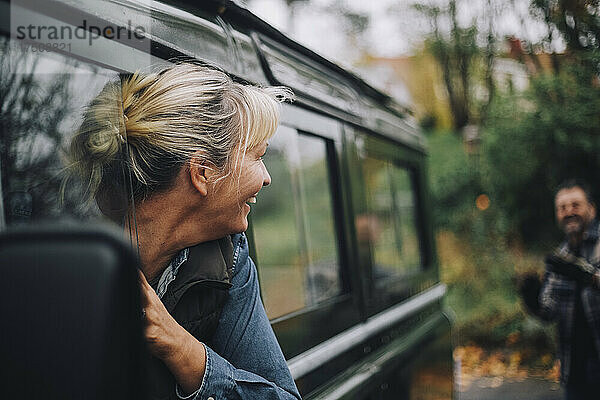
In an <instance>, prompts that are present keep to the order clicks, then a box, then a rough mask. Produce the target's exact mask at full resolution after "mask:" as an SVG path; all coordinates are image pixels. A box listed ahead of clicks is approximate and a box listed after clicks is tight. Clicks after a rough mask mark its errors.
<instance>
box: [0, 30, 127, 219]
mask: <svg viewBox="0 0 600 400" xmlns="http://www.w3.org/2000/svg"><path fill="white" fill-rule="evenodd" d="M42 50H43V49H38V48H34V47H23V46H21V44H20V43H18V42H15V41H12V40H9V39H8V38H5V37H0V58H1V61H0V94H1V97H0V113H1V115H0V121H2V122H1V124H0V176H1V185H0V190H1V192H0V193H1V195H0V198H1V200H2V204H3V209H4V214H3V215H2V218H4V224H6V225H9V226H10V225H16V224H23V223H29V222H35V221H39V220H47V219H51V218H57V217H70V218H75V219H88V218H100V212H99V210H98V207H97V206H96V204H95V202H94V201H93V200H92V201H86V200H88V199H87V197H89V196H87V197H86V192H87V187H88V186H87V183H88V182H82V181H81V180H80V179H78V178H77V176H75V175H74V176H73V177H72V178H71V179H69V180H65V177H66V176H67V167H68V165H69V164H70V163H69V157H68V149H69V147H70V145H71V141H72V139H73V137H74V136H75V132H76V131H77V129H78V128H79V126H80V125H81V121H82V119H83V113H84V109H85V106H86V105H87V104H88V103H89V102H90V101H91V100H92V99H93V98H95V97H96V96H97V95H98V93H100V91H101V90H102V88H103V87H104V86H105V85H106V83H107V82H109V81H115V80H116V79H117V77H118V76H117V74H116V73H115V72H114V71H110V70H107V69H103V68H100V67H98V66H95V65H91V64H86V63H84V62H81V61H78V60H75V59H70V58H67V57H65V56H63V55H60V54H57V53H52V52H49V51H47V50H46V51H42ZM116 110H117V106H116V104H115V112H114V113H109V114H107V115H111V116H112V115H118V113H117V112H116ZM105 122H106V123H111V124H113V125H114V126H119V121H116V120H115V121H110V118H106V119H105ZM119 152H120V150H117V154H115V157H119V156H120V155H119V154H118V153H119Z"/></svg>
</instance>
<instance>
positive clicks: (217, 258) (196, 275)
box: [146, 236, 233, 400]
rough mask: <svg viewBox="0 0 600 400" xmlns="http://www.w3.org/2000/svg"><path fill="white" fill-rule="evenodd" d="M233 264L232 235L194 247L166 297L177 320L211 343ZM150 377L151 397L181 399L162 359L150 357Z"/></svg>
mask: <svg viewBox="0 0 600 400" xmlns="http://www.w3.org/2000/svg"><path fill="white" fill-rule="evenodd" d="M232 266H233V245H232V242H231V237H230V236H227V237H226V238H223V239H219V240H215V241H212V242H206V243H201V244H199V245H196V246H194V247H191V248H190V249H189V254H188V259H187V261H186V262H184V263H183V264H181V266H180V267H179V270H178V272H177V276H176V278H175V280H174V281H173V282H171V283H170V284H169V286H168V288H167V291H166V293H165V294H164V296H163V297H162V302H163V304H164V305H165V308H166V309H167V311H168V312H169V313H170V314H171V315H172V316H173V317H174V318H175V320H176V321H177V322H178V323H179V324H180V325H181V326H183V328H185V330H186V331H188V332H189V333H191V334H192V335H194V337H195V338H196V339H198V340H199V341H201V342H203V343H206V344H207V345H209V346H210V344H211V341H212V338H213V336H214V333H215V330H216V328H217V324H218V322H219V318H220V316H221V311H222V309H223V305H224V304H225V300H227V294H228V289H229V288H230V287H231V283H230V276H231V271H232ZM146 377H147V386H146V389H147V393H148V398H149V399H152V400H167V399H168V400H171V399H177V395H176V393H175V384H176V381H175V378H174V377H173V375H172V374H171V372H170V371H169V369H168V368H167V367H166V366H165V364H163V362H162V361H160V360H159V359H157V358H154V357H152V356H149V357H148V360H147V363H146Z"/></svg>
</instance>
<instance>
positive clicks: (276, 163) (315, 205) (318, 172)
mask: <svg viewBox="0 0 600 400" xmlns="http://www.w3.org/2000/svg"><path fill="white" fill-rule="evenodd" d="M265 163H266V166H267V168H268V170H269V173H270V174H271V178H272V184H271V186H270V187H266V188H264V189H263V190H261V192H260V194H259V198H258V202H257V204H256V206H254V208H253V211H252V226H253V230H254V238H255V242H256V251H257V259H258V266H259V273H260V277H261V286H262V290H263V297H264V302H265V307H266V309H267V314H268V315H269V318H275V317H278V316H281V315H284V314H287V313H290V312H292V311H296V310H299V309H302V308H304V307H307V306H310V305H314V304H317V303H319V302H320V301H323V300H325V299H328V298H331V297H334V296H336V295H338V294H339V293H340V290H341V284H340V275H339V262H338V254H337V240H336V236H335V225H334V215H333V206H332V194H331V186H330V183H329V170H328V163H327V143H326V141H325V140H323V139H320V138H316V137H312V136H306V135H302V134H299V133H297V132H296V131H295V130H294V129H290V128H287V127H284V126H282V127H280V128H279V130H278V132H277V133H276V134H275V136H274V137H273V138H272V139H271V140H270V141H269V149H268V152H267V155H266V157H265Z"/></svg>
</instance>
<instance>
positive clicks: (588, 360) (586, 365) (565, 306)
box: [521, 180, 600, 400]
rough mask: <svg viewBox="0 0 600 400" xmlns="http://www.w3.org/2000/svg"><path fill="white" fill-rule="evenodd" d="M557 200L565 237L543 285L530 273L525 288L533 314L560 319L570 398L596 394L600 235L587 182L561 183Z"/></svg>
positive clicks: (599, 373)
mask: <svg viewBox="0 0 600 400" xmlns="http://www.w3.org/2000/svg"><path fill="white" fill-rule="evenodd" d="M554 205H555V211H556V222H557V223H558V226H559V227H560V228H561V230H562V231H563V232H564V234H565V240H564V242H562V243H561V244H560V245H559V246H558V248H556V249H555V250H554V252H553V253H551V254H550V255H548V256H547V257H546V273H545V275H544V279H543V281H542V283H541V288H540V286H539V282H537V288H536V284H535V282H533V281H532V279H531V277H530V278H529V281H527V280H526V281H525V285H523V286H522V287H521V291H522V294H523V296H524V300H525V303H526V305H527V306H528V308H529V309H530V310H531V311H532V312H533V313H534V314H536V315H537V316H539V317H540V318H542V319H544V320H547V321H557V322H558V331H559V349H558V351H559V353H558V356H559V358H560V361H561V382H562V383H563V385H565V394H566V399H568V400H574V399H577V400H579V399H598V398H599V397H598V396H599V395H600V387H599V386H598V382H600V361H599V359H600V269H599V265H600V240H599V239H598V237H599V224H598V221H597V220H596V207H595V205H594V202H593V201H592V198H591V196H590V190H589V187H588V186H587V185H586V184H585V183H583V182H580V181H577V180H568V181H566V182H564V183H563V184H561V185H560V186H559V187H558V189H557V191H556V195H555V197H554ZM538 294H539V295H538Z"/></svg>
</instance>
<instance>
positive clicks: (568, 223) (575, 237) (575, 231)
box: [561, 215, 586, 245]
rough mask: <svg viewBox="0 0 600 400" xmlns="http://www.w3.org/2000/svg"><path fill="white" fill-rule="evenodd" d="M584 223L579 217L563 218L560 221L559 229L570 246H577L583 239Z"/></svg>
mask: <svg viewBox="0 0 600 400" xmlns="http://www.w3.org/2000/svg"><path fill="white" fill-rule="evenodd" d="M585 225H586V224H585V221H584V220H583V218H582V217H581V216H579V215H571V216H568V217H565V218H564V219H563V220H562V221H561V227H562V230H563V232H564V233H565V235H566V236H567V241H568V242H569V244H571V245H579V243H580V242H581V239H582V238H583V231H584V230H585Z"/></svg>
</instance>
